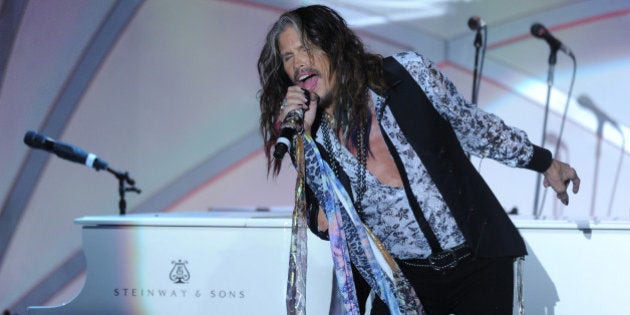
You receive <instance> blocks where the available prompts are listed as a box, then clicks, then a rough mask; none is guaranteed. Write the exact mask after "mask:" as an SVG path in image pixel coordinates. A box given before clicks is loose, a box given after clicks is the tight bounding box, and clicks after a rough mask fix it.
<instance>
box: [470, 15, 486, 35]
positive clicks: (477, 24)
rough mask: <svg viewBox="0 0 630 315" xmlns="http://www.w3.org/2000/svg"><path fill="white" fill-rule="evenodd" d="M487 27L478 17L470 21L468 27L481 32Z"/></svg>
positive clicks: (471, 18) (473, 17) (472, 17)
mask: <svg viewBox="0 0 630 315" xmlns="http://www.w3.org/2000/svg"><path fill="white" fill-rule="evenodd" d="M486 26H487V25H486V22H485V21H484V20H482V19H481V18H480V17H478V16H476V15H475V16H471V17H470V19H468V27H469V28H470V29H471V30H473V31H476V30H480V29H482V28H484V27H486Z"/></svg>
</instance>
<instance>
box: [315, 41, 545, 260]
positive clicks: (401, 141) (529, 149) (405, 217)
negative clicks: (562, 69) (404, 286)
mask: <svg viewBox="0 0 630 315" xmlns="http://www.w3.org/2000/svg"><path fill="white" fill-rule="evenodd" d="M394 58H395V59H396V60H397V61H398V62H399V63H400V64H402V65H403V66H404V67H405V69H407V71H408V72H409V73H410V74H411V76H412V77H413V78H414V79H415V81H416V82H417V83H418V84H419V85H420V87H421V88H422V90H423V91H424V92H425V94H426V95H427V97H428V99H429V100H430V101H431V103H432V104H433V106H434V107H435V109H436V110H437V111H438V113H439V114H440V115H441V116H442V117H443V118H444V119H446V120H447V121H448V122H449V123H450V124H451V126H452V127H453V129H454V131H455V134H456V136H457V138H458V140H459V142H460V144H461V145H462V147H463V148H464V150H465V151H466V152H467V153H470V154H472V155H475V156H479V157H490V158H493V159H495V160H497V161H500V162H502V163H504V164H506V165H508V166H512V167H523V166H525V165H527V163H528V162H529V161H530V160H531V158H532V156H533V152H534V150H533V146H532V144H531V142H529V140H528V139H527V135H526V134H525V132H523V131H522V130H519V129H517V128H513V127H510V126H507V125H506V124H505V123H504V122H503V121H502V120H501V119H500V118H499V117H498V116H496V115H493V114H490V113H486V112H484V111H483V110H481V109H479V108H478V107H477V106H476V104H471V103H469V102H467V101H466V100H465V99H464V97H463V96H462V95H460V94H459V93H458V92H457V90H456V88H455V86H454V85H453V83H452V82H450V81H449V80H448V78H446V76H444V75H443V74H442V73H441V72H440V71H439V70H438V69H437V68H436V67H435V65H434V64H433V63H431V62H430V61H429V60H428V59H426V58H425V57H423V56H422V55H420V54H418V53H415V52H404V53H399V54H396V55H395V56H394ZM371 98H372V101H373V104H374V107H375V112H376V113H377V117H376V118H377V119H378V121H379V122H380V125H381V128H382V129H383V131H384V132H385V134H386V135H387V136H388V137H389V139H390V140H391V141H392V143H393V145H394V146H395V147H396V149H397V151H398V154H399V156H400V158H401V160H402V163H403V165H404V167H405V169H406V171H407V176H408V179H409V183H410V186H411V190H412V192H413V195H414V197H415V198H416V199H417V200H418V203H419V204H420V207H421V209H422V212H423V214H424V217H425V218H426V220H427V222H428V223H429V225H430V227H431V229H432V230H433V232H434V234H435V235H436V237H437V239H438V241H439V243H440V245H441V247H442V248H451V247H454V246H457V245H459V244H462V243H464V241H465V240H464V236H463V235H462V233H461V231H460V230H459V228H458V227H457V224H456V222H455V219H454V218H453V216H452V214H451V211H450V210H449V209H448V206H447V205H446V202H445V201H444V198H443V197H442V195H441V194H440V192H439V191H438V188H437V186H436V185H435V183H434V182H433V180H432V179H431V177H430V176H429V174H428V173H427V170H426V168H425V166H424V165H423V164H422V161H421V160H420V158H419V156H418V155H417V154H416V152H415V151H414V150H413V148H412V147H411V145H410V144H409V143H408V142H407V139H405V137H404V135H403V133H402V131H401V130H400V127H399V126H398V123H397V122H396V119H395V118H394V116H393V114H392V112H391V111H390V109H389V107H388V106H387V105H388V104H387V102H386V100H385V98H383V97H381V96H380V95H378V94H376V93H374V92H371ZM328 136H330V139H332V140H333V141H332V146H333V151H334V152H333V154H332V156H334V157H336V158H337V160H338V161H339V164H340V165H341V167H342V168H343V170H344V172H346V174H348V176H349V178H350V181H351V186H352V190H353V193H354V194H355V196H356V188H357V187H358V184H359V183H358V181H359V176H358V175H357V174H356V168H357V163H358V161H357V159H356V158H355V157H354V156H353V155H352V154H351V153H350V151H348V150H347V148H346V147H344V146H342V145H341V144H340V142H339V141H338V140H337V137H335V136H334V135H328ZM315 138H316V141H318V142H319V143H321V144H322V145H324V140H323V138H324V134H323V130H322V128H320V129H319V130H318V131H317V135H316V137H315ZM365 175H366V176H365V181H366V189H367V190H366V193H365V195H364V197H363V199H362V200H361V203H362V206H363V209H362V213H363V215H362V218H363V220H364V223H365V224H366V225H367V226H368V227H369V228H370V229H371V230H372V232H373V233H374V234H375V235H376V236H377V237H378V238H379V239H380V240H381V242H382V243H383V245H384V246H385V248H387V250H388V251H389V252H390V253H391V254H392V255H393V256H394V257H396V258H399V259H413V258H425V257H427V256H428V255H430V254H431V248H430V247H429V244H428V242H427V239H426V238H425V236H424V234H423V233H422V231H421V229H420V226H419V225H418V222H417V221H416V219H415V217H414V214H413V211H412V209H411V207H410V206H409V202H408V200H407V196H406V194H405V190H404V188H403V187H393V186H388V185H384V184H382V183H380V182H379V180H378V179H377V178H376V177H374V176H373V175H372V174H371V173H370V172H369V171H367V170H366V174H365Z"/></svg>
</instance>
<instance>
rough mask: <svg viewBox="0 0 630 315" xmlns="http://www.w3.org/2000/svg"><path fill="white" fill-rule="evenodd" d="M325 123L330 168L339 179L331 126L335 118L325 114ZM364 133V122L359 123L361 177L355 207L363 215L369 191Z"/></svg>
mask: <svg viewBox="0 0 630 315" xmlns="http://www.w3.org/2000/svg"><path fill="white" fill-rule="evenodd" d="M324 118H325V122H324V123H323V124H322V132H323V133H324V147H326V151H328V154H329V155H330V160H331V161H330V166H331V167H332V170H333V173H335V176H336V177H337V178H340V176H339V174H340V172H339V167H340V163H339V161H338V160H337V159H336V158H335V156H338V153H339V152H337V150H335V148H333V145H332V139H331V137H332V135H334V132H333V131H332V128H331V125H333V121H332V120H333V118H332V117H330V115H328V114H326V113H324ZM364 133H365V128H364V126H363V122H360V123H359V145H358V148H357V162H358V163H357V164H356V174H357V176H358V177H359V181H358V184H357V188H356V192H357V195H356V198H354V199H355V200H354V207H355V209H356V210H357V212H359V213H361V212H362V210H363V206H362V204H361V201H362V200H363V196H365V192H366V190H367V187H366V183H365V172H366V169H367V145H365V143H364Z"/></svg>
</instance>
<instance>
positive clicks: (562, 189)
mask: <svg viewBox="0 0 630 315" xmlns="http://www.w3.org/2000/svg"><path fill="white" fill-rule="evenodd" d="M543 174H544V176H545V179H544V180H543V185H544V186H545V187H549V186H551V188H552V189H553V190H554V191H555V192H556V195H557V196H558V199H560V201H561V202H562V203H563V204H564V205H568V204H569V194H568V193H567V189H568V188H569V184H570V183H571V182H572V183H573V193H574V194H577V192H578V191H579V190H580V178H579V177H578V175H577V172H576V171H575V169H574V168H573V167H571V166H570V165H569V164H566V163H563V162H560V161H558V160H555V159H554V160H553V161H552V162H551V166H549V168H548V169H547V170H546V171H545V172H544V173H543Z"/></svg>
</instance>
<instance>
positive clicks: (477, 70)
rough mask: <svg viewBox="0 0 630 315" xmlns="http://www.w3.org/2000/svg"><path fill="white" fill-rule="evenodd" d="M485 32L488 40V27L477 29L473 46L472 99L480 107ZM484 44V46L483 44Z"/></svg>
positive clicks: (468, 155) (467, 154) (468, 154)
mask: <svg viewBox="0 0 630 315" xmlns="http://www.w3.org/2000/svg"><path fill="white" fill-rule="evenodd" d="M482 29H483V30H484V35H485V36H483V37H484V38H488V36H487V29H486V27H485V26H484V27H480V28H478V29H477V34H476V35H475V41H474V42H473V45H474V46H475V65H474V70H473V85H472V97H471V102H472V103H473V104H475V105H478V99H479V86H480V85H481V73H482V71H483V60H484V59H485V56H486V40H483V39H482V36H481V30H482ZM482 43H483V44H482ZM482 46H483V50H482V51H481V55H482V56H481V64H480V63H479V51H480V49H481V48H482ZM466 157H468V158H469V159H470V153H466Z"/></svg>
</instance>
